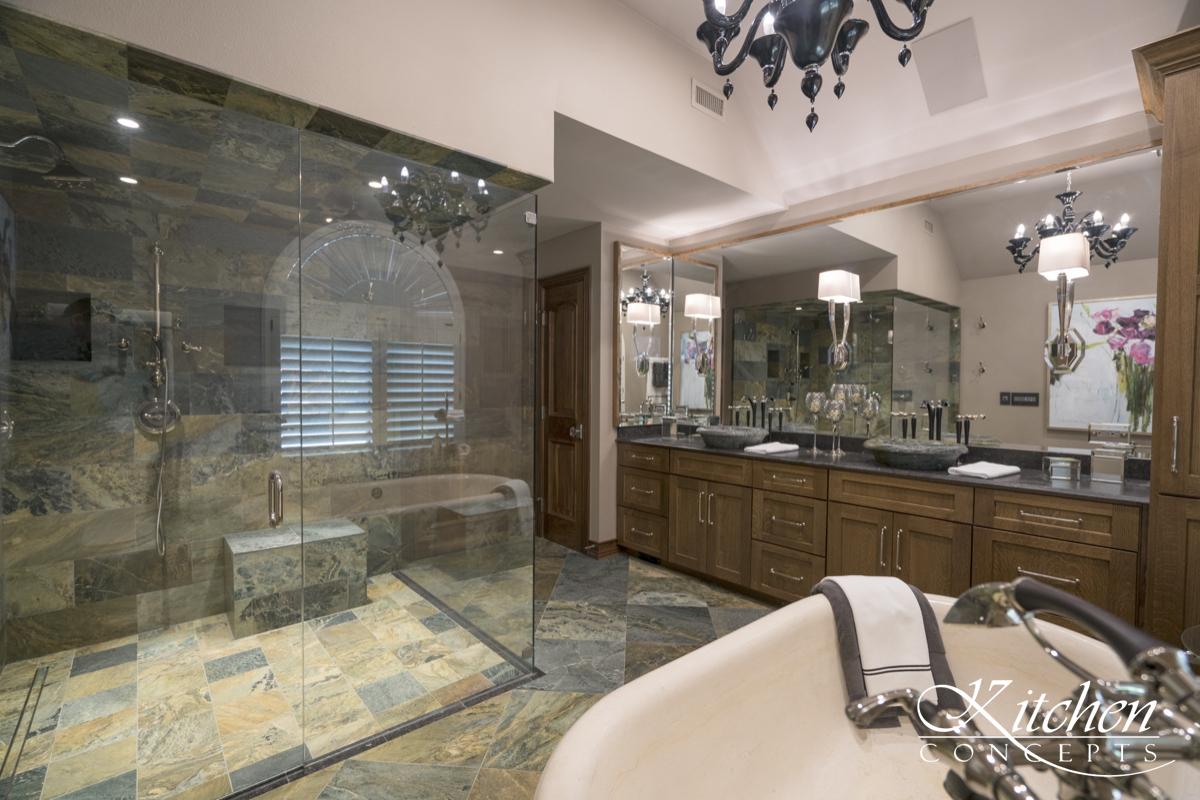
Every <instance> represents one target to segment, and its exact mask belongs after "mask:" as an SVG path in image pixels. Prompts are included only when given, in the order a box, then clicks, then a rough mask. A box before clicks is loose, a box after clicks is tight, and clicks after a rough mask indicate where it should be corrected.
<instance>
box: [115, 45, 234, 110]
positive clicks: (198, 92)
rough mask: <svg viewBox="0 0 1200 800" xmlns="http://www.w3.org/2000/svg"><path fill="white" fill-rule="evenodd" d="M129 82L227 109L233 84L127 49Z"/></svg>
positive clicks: (184, 66) (204, 71)
mask: <svg viewBox="0 0 1200 800" xmlns="http://www.w3.org/2000/svg"><path fill="white" fill-rule="evenodd" d="M128 59H129V80H131V81H136V82H137V83H144V84H147V85H149V86H157V87H159V88H161V89H166V90H167V91H170V92H175V93H176V94H181V95H184V96H185V97H190V98H192V99H193V100H199V101H201V102H204V103H211V104H213V105H218V106H224V105H225V97H226V95H227V94H228V93H229V87H230V85H231V84H232V80H231V79H230V78H226V77H224V76H223V75H218V74H217V73H215V72H209V71H208V70H206V69H201V68H200V67H195V66H192V65H191V64H185V63H183V62H181V61H176V60H174V59H171V58H167V57H165V56H160V55H158V54H157V53H152V52H150V51H149V50H142V49H141V48H138V47H130V48H129V50H128Z"/></svg>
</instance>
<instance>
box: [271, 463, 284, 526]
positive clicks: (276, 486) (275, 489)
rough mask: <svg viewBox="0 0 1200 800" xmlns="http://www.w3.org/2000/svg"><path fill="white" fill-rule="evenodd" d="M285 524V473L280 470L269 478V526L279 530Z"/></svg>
mask: <svg viewBox="0 0 1200 800" xmlns="http://www.w3.org/2000/svg"><path fill="white" fill-rule="evenodd" d="M282 522H283V473H281V472H279V471H278V470H276V471H274V472H272V473H271V474H270V475H268V476H267V524H268V525H270V526H271V527H272V528H278V527H279V525H280V523H282Z"/></svg>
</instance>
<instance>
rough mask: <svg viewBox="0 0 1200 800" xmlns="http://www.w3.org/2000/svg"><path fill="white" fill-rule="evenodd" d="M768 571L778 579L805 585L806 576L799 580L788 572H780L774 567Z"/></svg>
mask: <svg viewBox="0 0 1200 800" xmlns="http://www.w3.org/2000/svg"><path fill="white" fill-rule="evenodd" d="M768 571H769V572H770V573H771V574H772V575H774V576H775V577H776V578H784V579H786V580H789V581H795V582H796V583H804V576H800V577H799V578H797V577H796V576H795V575H788V574H787V573H786V572H780V571H779V570H777V569H775V568H774V567H771V569H770V570H768Z"/></svg>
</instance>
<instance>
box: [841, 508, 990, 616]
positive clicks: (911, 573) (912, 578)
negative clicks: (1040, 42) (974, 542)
mask: <svg viewBox="0 0 1200 800" xmlns="http://www.w3.org/2000/svg"><path fill="white" fill-rule="evenodd" d="M828 546H829V556H828V561H827V566H828V571H829V574H831V575H891V576H893V577H896V578H900V579H901V580H903V581H905V582H906V583H911V584H912V585H913V586H916V587H917V588H918V589H920V590H921V591H923V592H928V593H930V594H944V595H950V596H956V595H958V594H961V593H962V592H964V591H966V590H967V589H968V588H969V587H970V585H971V526H970V525H967V524H965V523H961V522H951V521H949V520H941V519H932V518H929V517H919V516H916V515H914V514H894V513H892V512H890V511H882V510H879V509H874V508H861V507H859V506H851V505H846V504H844V503H830V504H829V545H828Z"/></svg>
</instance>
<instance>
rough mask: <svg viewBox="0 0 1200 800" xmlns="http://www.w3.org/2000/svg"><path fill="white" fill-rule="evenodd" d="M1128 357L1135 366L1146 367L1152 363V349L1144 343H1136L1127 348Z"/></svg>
mask: <svg viewBox="0 0 1200 800" xmlns="http://www.w3.org/2000/svg"><path fill="white" fill-rule="evenodd" d="M1129 357H1130V358H1132V359H1133V363H1135V364H1140V365H1142V366H1143V367H1144V366H1148V365H1150V364H1153V363H1154V349H1153V348H1151V347H1150V345H1148V344H1147V343H1146V342H1136V343H1134V344H1133V345H1132V346H1131V347H1130V348H1129Z"/></svg>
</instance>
